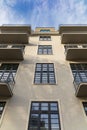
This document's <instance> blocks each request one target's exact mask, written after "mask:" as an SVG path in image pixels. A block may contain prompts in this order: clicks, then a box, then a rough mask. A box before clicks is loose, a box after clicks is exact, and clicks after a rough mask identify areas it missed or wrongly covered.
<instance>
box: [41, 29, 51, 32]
mask: <svg viewBox="0 0 87 130" xmlns="http://www.w3.org/2000/svg"><path fill="white" fill-rule="evenodd" d="M40 32H50V29H41V30H40Z"/></svg>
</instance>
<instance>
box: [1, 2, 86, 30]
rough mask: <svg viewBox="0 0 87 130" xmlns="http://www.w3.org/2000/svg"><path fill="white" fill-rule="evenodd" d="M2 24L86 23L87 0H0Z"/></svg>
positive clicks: (48, 24) (52, 24) (32, 25)
mask: <svg viewBox="0 0 87 130" xmlns="http://www.w3.org/2000/svg"><path fill="white" fill-rule="evenodd" d="M2 24H30V25H31V27H32V28H33V29H34V28H35V27H39V26H49V27H50V26H52V27H55V28H56V29H58V26H59V25H60V24H87V0H0V25H2Z"/></svg>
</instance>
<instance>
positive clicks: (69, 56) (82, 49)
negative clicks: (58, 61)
mask: <svg viewBox="0 0 87 130" xmlns="http://www.w3.org/2000/svg"><path fill="white" fill-rule="evenodd" d="M64 47H65V54H66V60H82V61H83V60H87V44H83V45H81V44H80V45H78V44H70V45H65V46H64Z"/></svg>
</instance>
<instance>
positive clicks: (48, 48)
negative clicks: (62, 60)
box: [37, 45, 53, 55]
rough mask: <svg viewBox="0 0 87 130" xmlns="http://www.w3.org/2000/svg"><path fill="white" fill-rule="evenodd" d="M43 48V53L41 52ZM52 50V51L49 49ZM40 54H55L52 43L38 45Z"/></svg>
mask: <svg viewBox="0 0 87 130" xmlns="http://www.w3.org/2000/svg"><path fill="white" fill-rule="evenodd" d="M40 49H41V53H40ZM44 50H45V51H46V53H45V52H44ZM49 50H50V51H49ZM37 54H38V55H53V50H52V45H38V52H37Z"/></svg>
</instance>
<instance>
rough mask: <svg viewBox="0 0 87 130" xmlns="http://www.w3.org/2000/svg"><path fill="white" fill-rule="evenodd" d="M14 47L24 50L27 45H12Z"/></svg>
mask: <svg viewBox="0 0 87 130" xmlns="http://www.w3.org/2000/svg"><path fill="white" fill-rule="evenodd" d="M12 48H19V49H21V50H22V51H24V48H25V45H12Z"/></svg>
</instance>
